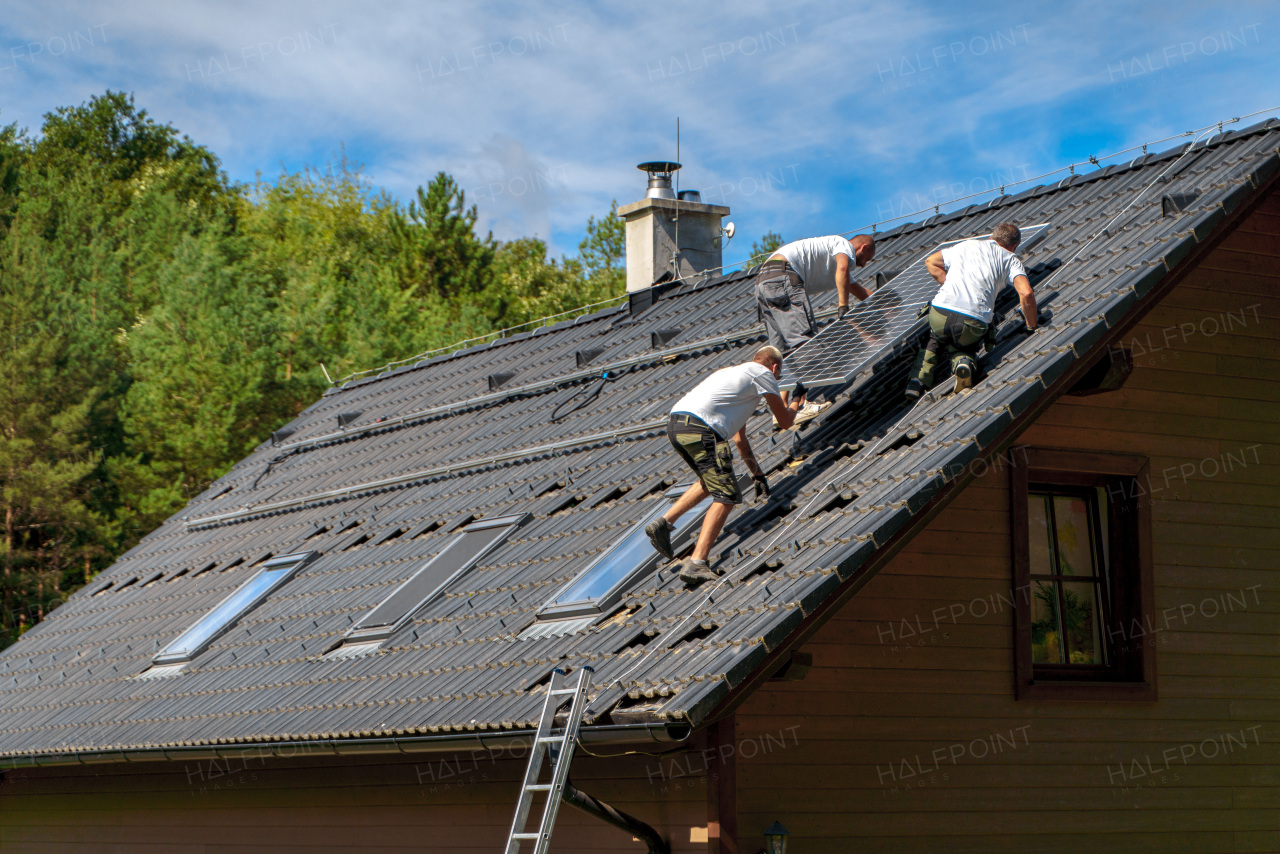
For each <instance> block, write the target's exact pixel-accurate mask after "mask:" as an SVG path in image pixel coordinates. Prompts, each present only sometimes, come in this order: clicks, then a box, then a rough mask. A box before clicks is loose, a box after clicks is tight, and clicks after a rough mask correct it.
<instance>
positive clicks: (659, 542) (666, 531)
mask: <svg viewBox="0 0 1280 854" xmlns="http://www.w3.org/2000/svg"><path fill="white" fill-rule="evenodd" d="M671 530H672V529H671V523H670V522H668V521H667V520H666V518H665V517H662V516H659V517H658V518H657V519H655V520H654V521H652V522H650V523H649V524H648V525H645V526H644V532H645V533H646V534H648V535H649V542H651V543H653V547H654V549H655V550H656V551H657V552H658V554H660V555H662V556H663V557H665V558H666V559H668V560H670V559H671V558H673V557H675V556H676V553H675V552H674V551H673V550H672V548H671Z"/></svg>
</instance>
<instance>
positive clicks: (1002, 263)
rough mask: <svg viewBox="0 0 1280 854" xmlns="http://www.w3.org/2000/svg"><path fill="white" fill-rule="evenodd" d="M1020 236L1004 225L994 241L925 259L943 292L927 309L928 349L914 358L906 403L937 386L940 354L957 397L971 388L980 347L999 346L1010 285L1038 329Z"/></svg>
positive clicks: (957, 247) (1029, 324) (981, 241)
mask: <svg viewBox="0 0 1280 854" xmlns="http://www.w3.org/2000/svg"><path fill="white" fill-rule="evenodd" d="M1020 242H1022V233H1021V232H1020V231H1018V227H1017V226H1016V225H1014V224H1013V223H1011V222H1002V223H1000V224H999V225H997V226H996V228H995V231H993V232H992V233H991V239H990V240H988V239H985V238H983V239H977V240H962V241H960V242H959V243H956V244H954V245H952V246H948V247H947V248H946V249H942V250H940V251H938V252H935V253H933V254H932V255H930V256H929V257H928V258H926V259H925V267H926V268H928V270H929V274H930V275H931V276H933V278H934V279H935V280H937V282H938V284H940V285H942V287H941V288H940V289H939V290H938V295H937V296H935V297H934V298H933V303H932V305H931V306H930V308H929V343H928V344H927V345H926V346H925V348H924V349H923V350H921V351H920V354H919V355H918V356H917V357H916V365H915V370H914V372H913V373H912V377H911V379H910V380H909V381H908V382H907V391H906V396H907V402H909V403H914V402H915V401H917V400H919V399H920V396H921V395H922V394H924V392H925V390H926V389H928V388H929V387H931V386H932V385H933V372H934V371H935V370H936V369H937V367H938V353H939V351H940V350H942V349H943V348H946V352H947V356H948V358H949V359H950V362H951V372H952V373H953V374H954V375H955V378H956V391H960V390H962V389H966V388H970V387H971V386H972V385H973V382H974V374H975V373H976V372H977V369H978V364H977V361H976V357H977V355H978V346H979V345H980V344H981V343H982V342H983V341H984V340H986V341H987V349H988V350H990V349H991V347H992V346H993V345H994V344H995V341H994V340H993V333H994V332H995V324H994V323H993V322H992V321H993V315H994V313H995V305H996V294H997V293H999V291H1000V289H1001V288H1002V287H1004V286H1005V285H1006V284H1007V285H1012V286H1013V288H1014V290H1016V291H1017V292H1018V299H1019V301H1020V302H1021V305H1022V316H1023V317H1024V318H1025V319H1026V323H1027V329H1035V328H1036V298H1035V294H1033V293H1032V290H1031V282H1030V281H1028V279H1027V271H1026V270H1025V269H1024V268H1023V266H1022V261H1021V260H1019V259H1018V256H1017V255H1015V254H1014V253H1015V252H1016V251H1017V249H1018V244H1019V243H1020Z"/></svg>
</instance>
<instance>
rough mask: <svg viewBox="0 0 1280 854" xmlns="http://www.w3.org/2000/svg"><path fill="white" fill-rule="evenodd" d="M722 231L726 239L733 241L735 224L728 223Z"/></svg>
mask: <svg viewBox="0 0 1280 854" xmlns="http://www.w3.org/2000/svg"><path fill="white" fill-rule="evenodd" d="M720 230H721V231H723V232H724V236H725V237H727V238H729V239H730V240H733V232H734V227H733V223H727V224H726V225H725V227H724V228H722V229H720Z"/></svg>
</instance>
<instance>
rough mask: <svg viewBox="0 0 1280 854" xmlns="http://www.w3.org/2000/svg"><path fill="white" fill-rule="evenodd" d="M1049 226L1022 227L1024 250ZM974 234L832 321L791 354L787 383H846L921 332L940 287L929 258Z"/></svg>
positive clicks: (915, 266) (920, 263)
mask: <svg viewBox="0 0 1280 854" xmlns="http://www.w3.org/2000/svg"><path fill="white" fill-rule="evenodd" d="M1048 230H1049V224H1048V223H1041V224H1040V225H1029V226H1027V227H1026V228H1023V229H1021V231H1022V242H1021V244H1019V246H1018V252H1019V254H1021V253H1022V252H1024V251H1025V250H1027V249H1029V248H1031V247H1032V246H1033V245H1035V244H1036V243H1038V242H1039V241H1040V239H1041V238H1043V237H1044V235H1045V233H1046V232H1047V231H1048ZM972 239H983V237H982V236H979V237H977V238H969V237H962V238H960V239H959V240H948V241H947V242H945V243H939V244H938V245H937V246H935V247H933V248H932V249H930V250H929V251H928V252H924V253H922V254H921V255H920V257H919V258H917V259H916V260H915V261H913V262H912V263H911V264H910V265H909V266H908V267H907V268H906V269H905V270H903V271H902V272H901V273H899V274H898V275H897V276H895V277H894V278H893V279H891V280H889V282H887V283H886V284H885V285H883V286H882V287H880V288H878V289H877V290H876V292H875V293H873V294H872V295H871V296H869V297H868V298H867V299H865V300H864V301H862V302H860V303H858V304H857V305H856V306H854V307H853V308H852V309H850V311H849V313H848V314H846V315H845V316H844V317H843V318H842V319H840V320H833V321H832V322H831V323H829V324H828V325H827V326H826V327H825V328H823V329H822V331H820V332H819V333H818V334H817V335H815V336H814V337H813V338H811V339H809V341H807V342H806V343H804V344H802V345H801V346H800V347H799V348H797V349H796V351H795V352H794V353H793V354H792V355H791V356H790V357H788V359H787V361H786V364H785V369H784V370H785V376H784V377H783V385H784V386H794V385H795V382H796V380H801V381H803V382H804V384H805V385H806V386H810V387H819V386H826V385H842V384H844V383H847V382H849V381H850V380H852V379H853V378H854V377H855V376H857V375H858V373H859V372H861V371H863V370H865V369H866V368H867V367H868V366H869V365H871V364H872V363H874V362H875V361H876V360H877V359H879V358H880V357H881V356H883V355H884V354H885V353H886V352H888V351H889V350H891V349H892V348H894V347H896V346H899V345H900V344H901V343H902V341H904V340H905V339H906V338H908V337H909V336H911V335H914V334H915V333H917V332H919V331H920V330H921V329H922V328H924V326H925V324H926V323H928V321H927V320H926V319H925V318H923V317H920V316H919V313H920V307H921V306H923V305H925V304H926V303H928V302H929V301H930V300H932V299H933V298H934V296H935V295H936V294H937V293H938V287H939V286H938V283H937V282H935V281H934V280H933V277H932V276H930V275H929V271H928V270H927V269H926V267H925V263H924V262H925V259H926V258H928V257H929V256H930V255H932V254H933V253H934V252H937V251H938V250H939V249H942V248H943V247H946V246H951V245H953V244H956V243H960V242H961V241H962V240H972ZM986 239H988V240H990V237H986Z"/></svg>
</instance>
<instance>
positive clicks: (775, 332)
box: [755, 261, 818, 353]
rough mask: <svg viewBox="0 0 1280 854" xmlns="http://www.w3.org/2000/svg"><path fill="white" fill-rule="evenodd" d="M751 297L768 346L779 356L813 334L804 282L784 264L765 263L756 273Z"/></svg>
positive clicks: (811, 308)
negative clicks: (778, 351) (779, 351)
mask: <svg viewBox="0 0 1280 854" xmlns="http://www.w3.org/2000/svg"><path fill="white" fill-rule="evenodd" d="M755 296H756V309H757V311H758V312H759V315H760V319H761V320H762V321H763V322H764V328H765V332H766V333H767V334H768V336H769V343H770V344H772V345H773V346H774V347H777V348H778V349H779V350H781V351H782V352H783V353H787V352H789V351H791V350H794V349H795V348H797V347H799V346H800V345H801V344H803V343H805V342H806V341H808V340H809V339H810V338H812V337H813V336H814V335H816V334H817V331H818V325H817V321H816V320H815V319H814V316H813V306H812V305H810V303H809V294H808V292H807V291H805V289H804V281H803V280H802V279H801V278H800V274H799V273H797V272H796V271H795V270H792V269H791V267H790V266H789V265H788V264H787V263H786V262H784V261H767V262H765V264H764V266H762V267H761V268H760V272H759V273H758V274H756V281H755Z"/></svg>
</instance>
